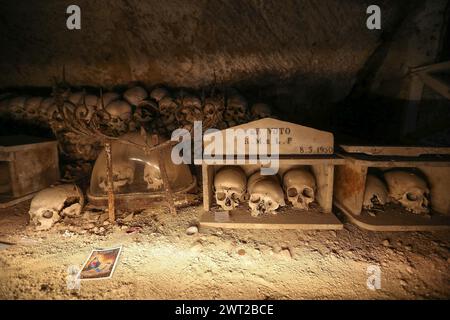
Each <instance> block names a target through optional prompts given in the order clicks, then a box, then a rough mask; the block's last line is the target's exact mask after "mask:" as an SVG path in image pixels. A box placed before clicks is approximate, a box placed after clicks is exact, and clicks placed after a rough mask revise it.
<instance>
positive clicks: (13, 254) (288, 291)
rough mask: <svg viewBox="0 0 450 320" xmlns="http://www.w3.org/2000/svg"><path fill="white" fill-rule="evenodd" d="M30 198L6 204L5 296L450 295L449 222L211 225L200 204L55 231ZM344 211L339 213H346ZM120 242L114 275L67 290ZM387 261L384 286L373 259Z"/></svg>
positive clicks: (1, 264) (1, 272)
mask: <svg viewBox="0 0 450 320" xmlns="http://www.w3.org/2000/svg"><path fill="white" fill-rule="evenodd" d="M28 208H29V202H25V203H22V204H20V205H17V206H16V207H14V208H11V209H3V210H0V240H1V241H3V242H9V243H14V245H11V246H4V245H1V246H0V298H2V299H431V298H438V299H448V298H449V297H450V273H449V271H450V269H449V262H450V252H449V248H450V246H449V245H450V232H433V233H429V232H428V233H419V232H403V233H374V232H368V231H362V230H360V229H358V228H357V227H355V226H353V225H351V224H349V223H346V224H345V228H344V230H341V231H336V232H335V231H307V232H306V231H294V230H271V231H262V230H227V229H207V230H203V229H201V230H200V233H196V234H194V235H187V234H186V229H187V228H188V227H189V226H192V225H196V224H197V223H198V220H199V218H200V214H201V213H202V209H201V207H200V206H198V207H191V208H185V209H183V210H180V212H179V215H178V216H176V217H175V216H172V215H170V214H169V213H168V211H166V210H165V209H162V208H158V209H147V210H145V211H141V212H136V213H135V214H134V215H130V213H125V212H124V213H120V214H119V219H118V223H117V224H116V225H114V226H112V225H111V224H108V222H105V220H106V216H107V214H104V213H103V212H97V211H87V212H84V213H83V215H82V216H80V217H77V218H72V219H69V218H66V219H64V220H63V221H61V222H60V223H58V224H57V225H55V227H54V228H52V229H51V230H50V231H39V232H38V231H34V228H33V227H31V226H28V215H27V210H28ZM340 218H341V219H343V218H342V217H340ZM117 245H122V246H123V251H122V254H121V257H120V260H119V263H118V265H117V268H116V270H115V273H114V275H113V277H112V278H111V279H108V280H99V281H82V283H81V289H80V290H79V291H78V290H69V289H68V288H67V284H66V280H67V277H68V268H69V267H70V266H76V267H77V268H80V267H81V265H82V264H83V262H84V261H85V259H86V258H87V256H88V255H89V253H90V251H91V249H92V248H105V247H113V246H117ZM370 265H379V266H380V267H381V273H382V276H381V289H379V290H375V291H372V290H369V289H368V288H367V284H366V283H367V277H368V275H367V268H368V266H370Z"/></svg>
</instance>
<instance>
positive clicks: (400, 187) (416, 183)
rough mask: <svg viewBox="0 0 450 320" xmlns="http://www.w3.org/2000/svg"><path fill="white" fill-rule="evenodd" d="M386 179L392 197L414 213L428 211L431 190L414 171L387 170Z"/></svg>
mask: <svg viewBox="0 0 450 320" xmlns="http://www.w3.org/2000/svg"><path fill="white" fill-rule="evenodd" d="M384 179H385V180H386V183H387V185H388V189H389V198H390V199H392V200H393V201H395V202H398V203H400V204H401V205H402V206H403V207H404V208H405V209H406V210H408V211H410V212H412V213H417V214H422V213H428V211H429V209H428V206H429V201H428V198H429V194H430V190H429V189H428V186H427V182H426V181H425V180H423V179H422V178H420V177H419V176H417V175H416V174H414V173H411V172H406V171H400V170H393V171H388V172H385V174H384Z"/></svg>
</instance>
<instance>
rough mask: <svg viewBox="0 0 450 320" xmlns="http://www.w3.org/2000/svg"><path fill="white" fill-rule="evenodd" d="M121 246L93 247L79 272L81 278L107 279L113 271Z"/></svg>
mask: <svg viewBox="0 0 450 320" xmlns="http://www.w3.org/2000/svg"><path fill="white" fill-rule="evenodd" d="M121 251H122V247H117V248H110V249H93V250H92V251H91V254H90V255H89V258H88V259H87V260H86V262H85V263H84V265H83V268H82V269H81V272H80V279H81V280H99V279H109V278H111V277H112V274H113V273H114V269H115V268H116V264H117V261H118V260H119V256H120V252H121Z"/></svg>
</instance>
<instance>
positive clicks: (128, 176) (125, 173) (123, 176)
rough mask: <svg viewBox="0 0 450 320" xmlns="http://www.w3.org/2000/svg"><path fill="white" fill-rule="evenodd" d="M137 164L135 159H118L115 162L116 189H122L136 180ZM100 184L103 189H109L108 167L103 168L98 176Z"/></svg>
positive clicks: (114, 180)
mask: <svg viewBox="0 0 450 320" xmlns="http://www.w3.org/2000/svg"><path fill="white" fill-rule="evenodd" d="M135 169H136V165H135V163H134V162H133V161H116V162H114V164H113V170H112V171H113V185H114V190H115V191H121V189H123V188H124V187H125V186H127V185H130V184H132V183H133V182H134V173H135ZM98 186H99V187H100V188H101V189H102V190H103V191H105V192H106V191H108V177H107V175H106V168H105V169H104V170H102V172H101V173H100V174H99V177H98Z"/></svg>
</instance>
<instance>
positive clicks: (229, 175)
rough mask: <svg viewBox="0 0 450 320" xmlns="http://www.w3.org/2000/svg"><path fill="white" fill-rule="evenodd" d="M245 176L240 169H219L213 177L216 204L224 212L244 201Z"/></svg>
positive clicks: (233, 167)
mask: <svg viewBox="0 0 450 320" xmlns="http://www.w3.org/2000/svg"><path fill="white" fill-rule="evenodd" d="M246 189H247V176H246V175H245V172H244V170H242V168H240V167H236V166H230V167H223V168H221V169H220V170H219V171H218V172H217V173H216V175H215V177H214V192H215V197H216V203H217V204H218V205H219V206H220V207H222V209H224V210H226V211H230V210H233V209H235V208H236V207H237V206H238V205H239V203H240V202H241V201H243V200H244V196H245V191H246Z"/></svg>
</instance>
